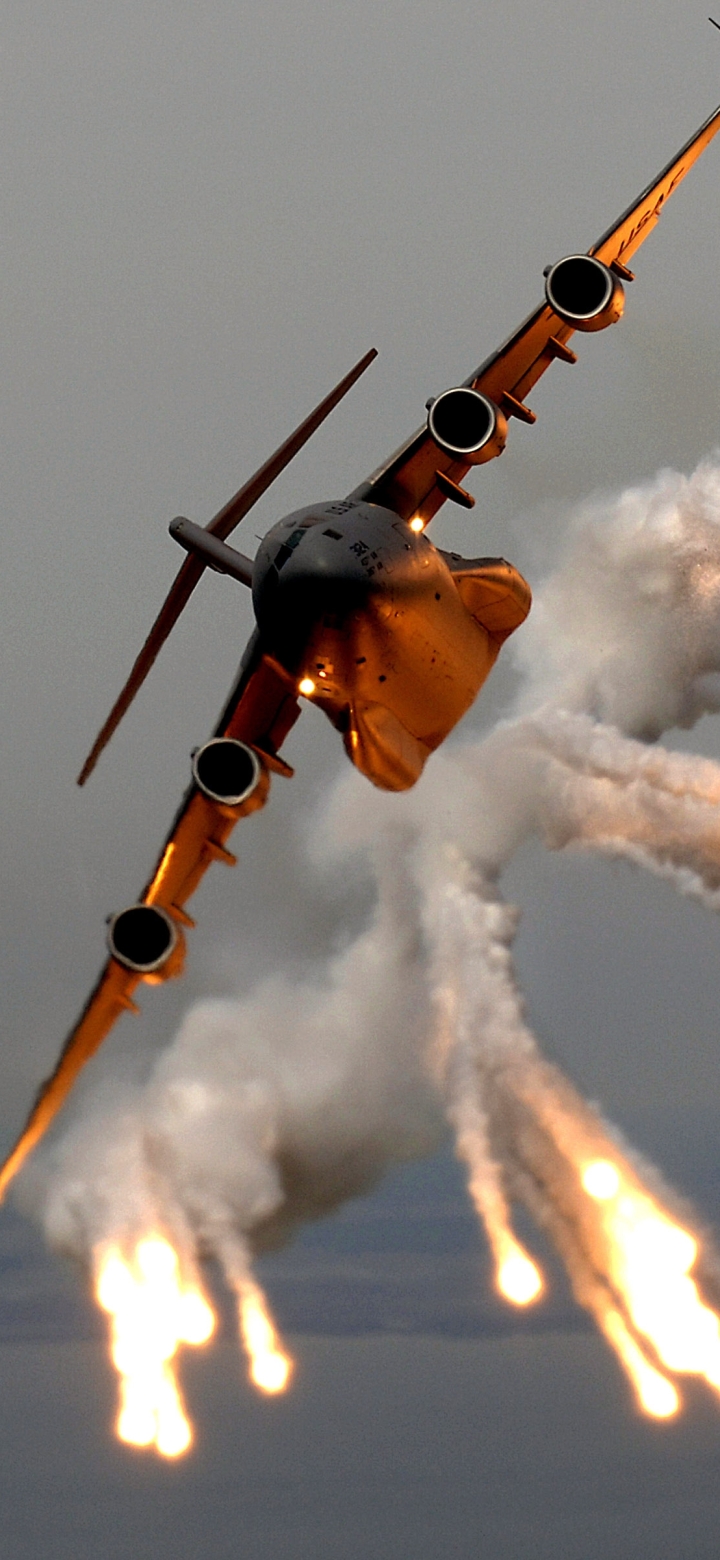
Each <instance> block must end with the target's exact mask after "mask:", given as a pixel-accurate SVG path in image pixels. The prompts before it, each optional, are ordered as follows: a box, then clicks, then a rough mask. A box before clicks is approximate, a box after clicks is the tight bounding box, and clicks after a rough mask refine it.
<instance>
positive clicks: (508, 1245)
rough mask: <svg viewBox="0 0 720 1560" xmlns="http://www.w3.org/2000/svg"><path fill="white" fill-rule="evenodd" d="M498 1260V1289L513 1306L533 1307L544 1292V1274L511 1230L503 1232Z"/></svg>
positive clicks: (497, 1254)
mask: <svg viewBox="0 0 720 1560" xmlns="http://www.w3.org/2000/svg"><path fill="white" fill-rule="evenodd" d="M499 1244H500V1251H499V1252H497V1253H496V1258H497V1287H498V1289H499V1291H500V1293H501V1295H504V1296H505V1299H506V1300H510V1301H511V1303H512V1304H513V1305H532V1303H533V1301H534V1300H538V1299H539V1297H540V1295H541V1294H542V1291H543V1281H542V1274H541V1272H540V1269H539V1267H538V1266H537V1264H536V1263H535V1262H533V1260H532V1258H531V1257H529V1256H528V1254H527V1252H526V1250H525V1248H524V1247H523V1246H521V1245H520V1242H519V1240H516V1238H515V1236H514V1235H513V1234H512V1232H511V1231H510V1230H506V1231H504V1232H503V1237H502V1240H501V1242H500V1243H499Z"/></svg>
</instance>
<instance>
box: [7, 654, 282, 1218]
mask: <svg viewBox="0 0 720 1560" xmlns="http://www.w3.org/2000/svg"><path fill="white" fill-rule="evenodd" d="M299 714H300V706H299V705H298V703H297V699H296V697H295V684H294V682H293V681H292V680H291V679H290V678H288V676H287V674H286V673H285V672H284V671H283V670H282V668H281V667H279V666H278V665H277V663H276V662H274V661H272V660H271V659H270V657H268V656H265V655H263V654H262V653H261V651H260V648H259V646H258V642H257V638H255V639H254V640H253V641H251V644H250V646H249V649H248V654H247V657H246V660H245V663H244V664H243V666H242V667H241V670H240V675H239V677H238V681H237V684H236V686H235V688H234V690H233V692H232V693H231V695H230V699H229V700H228V703H227V705H226V707H225V709H224V710H223V713H222V715H221V717H220V720H219V722H218V725H217V726H216V728H215V732H214V736H216V737H220V736H222V737H234V738H236V739H237V740H239V741H241V742H244V743H246V744H247V745H248V746H249V747H252V748H253V750H254V752H255V753H256V754H257V756H258V758H259V760H260V763H261V765H262V769H263V780H264V783H263V787H262V792H261V795H260V799H259V800H256V802H255V803H254V806H255V807H257V806H262V805H263V802H264V800H265V796H266V794H267V790H268V783H269V775H270V772H271V771H275V772H276V773H280V774H285V775H291V774H292V770H291V769H290V768H289V766H288V765H287V764H285V763H284V762H283V760H282V759H281V758H279V757H278V749H279V748H280V747H281V746H282V743H283V742H284V740H285V738H286V736H287V734H288V732H289V731H290V729H291V727H292V726H293V725H294V723H295V721H296V720H297V718H298V716H299ZM246 810H247V809H245V808H243V807H232V806H227V805H225V804H219V803H216V802H213V801H211V800H210V799H209V798H208V797H207V796H205V795H203V793H202V791H201V790H200V789H199V788H198V786H197V785H195V784H193V785H191V786H190V788H189V789H188V791H187V792H186V795H185V797H184V799H183V802H182V805H181V807H180V810H179V812H178V814H177V817H176V819H175V822H174V824H173V826H172V829H171V830H170V833H169V835H168V837H167V839H166V841H165V844H164V845H163V848H162V850H161V852H160V855H159V857H158V861H157V864H156V866H155V870H154V872H153V875H152V877H151V879H150V881H149V883H147V885H146V887H145V889H144V890H143V893H142V895H141V897H140V901H139V903H141V904H145V905H153V906H157V907H158V908H160V909H162V910H164V911H165V912H166V913H167V914H168V915H169V916H170V917H171V918H172V921H173V923H174V925H176V926H177V927H178V929H179V932H180V937H181V936H182V934H181V931H180V929H181V928H182V927H183V926H192V925H193V922H192V920H191V919H190V917H189V916H188V914H187V912H186V910H185V905H186V904H187V901H188V899H190V897H191V895H192V894H194V892H195V890H196V888H197V887H198V884H199V883H200V881H201V879H202V878H203V877H204V875H205V873H206V871H207V869H208V867H209V866H210V865H211V863H212V862H213V861H223V862H225V863H226V865H228V866H234V865H235V857H234V856H233V855H231V853H230V851H229V850H228V849H227V840H228V838H229V836H230V834H231V833H232V830H233V829H234V827H235V824H236V823H237V822H238V819H239V818H240V817H242V816H243V815H244V812H245V811H246ZM180 946H181V947H182V943H180ZM180 967H181V959H180V960H179V961H176V962H175V964H174V967H173V968H172V971H171V973H172V974H179V973H180ZM148 978H149V979H151V980H152V979H155V980H158V979H160V980H162V979H164V978H167V976H164V975H162V974H161V975H159V976H155V977H152V976H150V977H147V976H143V975H142V974H140V973H137V972H136V971H134V970H131V969H127V968H126V967H125V966H124V965H123V964H121V963H120V962H119V961H118V960H117V959H115V958H113V957H112V956H111V957H110V958H109V959H108V960H107V963H106V964H105V966H104V968H103V970H102V971H101V974H100V976H99V979H98V982H97V985H96V986H95V988H94V990H93V991H92V993H91V995H90V997H89V998H88V1001H87V1004H86V1006H85V1008H84V1010H83V1012H82V1014H81V1015H80V1018H79V1019H78V1022H77V1024H76V1025H75V1027H74V1029H73V1030H72V1031H71V1033H70V1035H69V1036H68V1039H67V1040H66V1042H65V1045H64V1046H63V1049H62V1051H61V1053H60V1056H59V1058H58V1061H57V1065H56V1067H55V1069H54V1071H53V1072H52V1073H51V1075H50V1077H49V1078H48V1079H47V1080H46V1081H45V1083H43V1084H42V1085H41V1088H40V1090H39V1092H38V1095H37V1097H36V1099H35V1102H34V1104H33V1107H32V1110H31V1111H30V1114H29V1116H28V1119H27V1121H26V1123H25V1126H24V1127H23V1130H22V1132H21V1134H20V1137H19V1138H18V1140H17V1142H16V1144H15V1146H14V1148H13V1149H12V1150H11V1152H10V1153H9V1155H8V1157H7V1159H6V1160H5V1162H4V1164H3V1165H2V1166H1V1167H0V1199H2V1197H3V1196H4V1194H5V1191H6V1189H7V1187H8V1186H9V1184H10V1182H11V1181H12V1179H13V1177H14V1176H15V1175H16V1174H17V1172H18V1170H19V1169H20V1167H21V1166H22V1164H23V1163H24V1161H25V1160H26V1159H27V1157H28V1155H29V1154H30V1153H31V1152H32V1150H33V1148H35V1146H36V1144H37V1143H38V1142H39V1141H40V1139H41V1138H42V1137H43V1136H44V1134H45V1133H46V1132H47V1130H48V1128H49V1127H50V1125H51V1123H52V1122H53V1120H54V1118H55V1116H56V1115H57V1114H58V1111H59V1110H60V1109H61V1107H62V1105H63V1104H64V1102H65V1100H66V1099H67V1097H68V1094H69V1093H70V1090H71V1089H72V1086H73V1084H74V1083H75V1080H76V1078H77V1077H78V1075H79V1073H80V1072H81V1071H82V1069H83V1067H84V1066H85V1064H86V1062H88V1061H89V1060H90V1058H91V1057H92V1056H94V1054H95V1052H96V1051H97V1050H98V1049H99V1047H100V1046H101V1045H102V1042H103V1040H105V1039H106V1037H107V1036H108V1035H109V1033H110V1031H111V1029H112V1028H113V1026H114V1025H115V1024H116V1023H117V1020H118V1019H119V1018H120V1017H121V1016H122V1014H123V1013H124V1012H134V1013H137V1012H138V1011H139V1010H138V1008H137V1006H136V1004H135V1002H134V1000H133V993H134V991H135V989H136V987H137V986H138V985H139V983H140V981H141V980H143V979H148Z"/></svg>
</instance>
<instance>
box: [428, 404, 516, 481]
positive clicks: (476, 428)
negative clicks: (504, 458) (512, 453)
mask: <svg viewBox="0 0 720 1560" xmlns="http://www.w3.org/2000/svg"><path fill="white" fill-rule="evenodd" d="M427 425H428V433H429V434H430V437H431V439H433V440H434V441H435V443H436V444H437V446H438V449H440V450H443V451H444V453H445V454H446V455H451V456H452V457H453V459H454V460H458V461H462V462H463V464H465V465H468V466H482V465H483V464H484V462H485V461H486V460H494V458H495V456H496V455H502V452H503V450H504V448H505V440H506V438H507V419H506V417H505V414H504V412H501V410H500V407H499V406H496V405H495V402H494V401H491V400H490V398H489V396H487V395H481V393H480V391H479V390H471V389H470V388H469V387H468V386H467V385H461V386H459V387H458V389H457V390H444V391H443V393H442V395H439V396H437V397H436V399H435V400H434V401H432V402H431V404H430V408H429V410H428V419H427Z"/></svg>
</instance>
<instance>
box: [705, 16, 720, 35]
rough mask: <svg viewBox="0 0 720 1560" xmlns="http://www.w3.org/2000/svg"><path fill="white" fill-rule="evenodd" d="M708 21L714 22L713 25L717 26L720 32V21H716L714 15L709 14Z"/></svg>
mask: <svg viewBox="0 0 720 1560" xmlns="http://www.w3.org/2000/svg"><path fill="white" fill-rule="evenodd" d="M708 21H709V22H712V24H713V27H717V30H718V32H720V22H716V21H715V17H714V16H709V17H708Z"/></svg>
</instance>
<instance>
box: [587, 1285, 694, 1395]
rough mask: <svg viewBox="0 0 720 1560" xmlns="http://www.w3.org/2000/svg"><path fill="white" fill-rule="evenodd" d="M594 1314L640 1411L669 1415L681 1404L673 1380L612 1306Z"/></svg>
mask: <svg viewBox="0 0 720 1560" xmlns="http://www.w3.org/2000/svg"><path fill="white" fill-rule="evenodd" d="M597 1318H598V1322H599V1324H600V1326H601V1328H602V1330H603V1332H604V1334H605V1337H606V1338H607V1341H608V1343H609V1344H610V1345H611V1346H612V1348H613V1349H614V1350H615V1353H616V1354H617V1356H618V1359H619V1360H620V1362H621V1364H622V1365H624V1366H625V1370H626V1371H627V1374H628V1376H629V1377H630V1380H631V1381H632V1383H633V1386H634V1388H635V1391H636V1393H637V1399H638V1403H639V1405H640V1407H641V1409H642V1410H643V1412H644V1413H646V1414H649V1415H650V1417H651V1418H652V1419H672V1417H673V1415H674V1414H677V1412H678V1409H679V1408H680V1397H679V1394H678V1392H677V1389H676V1388H675V1387H674V1386H673V1383H672V1382H671V1381H668V1378H667V1376H664V1375H663V1374H662V1371H659V1370H657V1368H656V1367H655V1366H654V1365H651V1364H650V1361H649V1360H648V1359H646V1357H645V1355H644V1354H643V1352H642V1349H641V1348H640V1347H639V1346H638V1344H637V1343H636V1342H635V1339H634V1338H633V1337H632V1335H631V1334H630V1333H629V1332H628V1329H627V1327H626V1326H625V1323H624V1321H623V1319H622V1317H621V1315H620V1312H619V1311H616V1310H615V1308H614V1306H608V1307H607V1309H604V1308H603V1309H602V1310H599V1311H598V1313H597Z"/></svg>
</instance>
